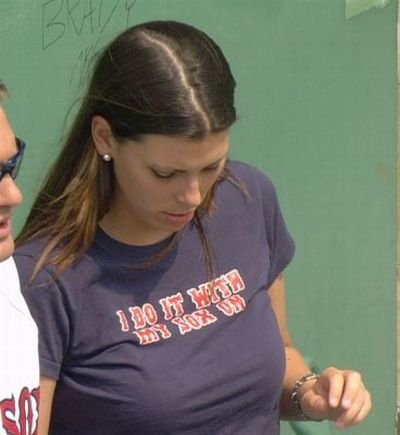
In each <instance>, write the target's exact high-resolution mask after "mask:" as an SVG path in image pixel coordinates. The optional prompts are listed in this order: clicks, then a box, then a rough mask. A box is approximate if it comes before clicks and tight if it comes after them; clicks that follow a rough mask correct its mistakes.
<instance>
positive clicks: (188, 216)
mask: <svg viewBox="0 0 400 435" xmlns="http://www.w3.org/2000/svg"><path fill="white" fill-rule="evenodd" d="M165 216H166V217H167V219H168V220H169V222H171V223H172V224H174V225H184V224H186V223H188V222H190V221H191V220H192V219H193V216H194V211H188V212H184V213H169V212H165Z"/></svg>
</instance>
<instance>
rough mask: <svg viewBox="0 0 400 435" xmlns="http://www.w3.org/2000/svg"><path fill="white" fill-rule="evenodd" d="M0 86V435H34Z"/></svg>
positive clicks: (13, 164) (26, 316)
mask: <svg viewBox="0 0 400 435" xmlns="http://www.w3.org/2000/svg"><path fill="white" fill-rule="evenodd" d="M6 94H7V90H6V87H5V85H4V84H3V83H2V82H0V434H3V433H6V434H9V433H13V434H17V433H18V434H19V433H20V434H34V433H35V431H36V430H37V422H38V403H39V357H38V333H37V327H36V324H35V322H34V321H33V318H32V317H31V314H30V311H29V309H28V307H27V305H26V302H25V300H24V298H23V296H22V294H21V291H20V283H19V278H18V274H17V270H16V267H15V263H14V260H13V258H12V254H13V252H14V240H13V235H12V226H11V218H12V214H13V211H14V208H15V207H16V206H17V205H18V204H20V202H21V201H22V194H21V192H20V190H19V189H18V186H17V185H16V184H15V178H16V177H17V175H18V171H19V168H20V166H21V162H22V158H23V155H24V149H25V143H24V141H22V140H21V139H19V138H16V137H15V135H14V133H13V130H12V128H11V125H10V123H9V121H8V118H7V115H6V113H5V110H4V108H3V107H2V106H1V100H2V97H4V96H5V95H6Z"/></svg>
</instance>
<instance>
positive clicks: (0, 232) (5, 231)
mask: <svg viewBox="0 0 400 435" xmlns="http://www.w3.org/2000/svg"><path fill="white" fill-rule="evenodd" d="M10 234H11V219H10V218H0V239H4V238H6V237H8V236H9V235H10Z"/></svg>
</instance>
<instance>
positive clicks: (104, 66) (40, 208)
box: [17, 21, 236, 272]
mask: <svg viewBox="0 0 400 435" xmlns="http://www.w3.org/2000/svg"><path fill="white" fill-rule="evenodd" d="M234 89H235V80H234V78H233V76H232V73H231V70H230V67H229V64H228V62H227V60H226V59H225V57H224V55H223V53H222V51H221V49H220V48H219V46H218V45H217V44H216V43H215V42H214V41H213V40H212V39H211V38H210V37H209V36H208V35H206V34H205V33H204V32H202V31H200V30H198V29H196V28H194V27H192V26H190V25H187V24H183V23H179V22H175V21H153V22H148V23H143V24H139V25H136V26H133V27H131V28H129V29H128V30H126V31H125V32H123V33H122V34H120V35H119V36H118V37H117V38H116V39H115V40H114V41H112V42H111V43H110V44H109V45H108V46H107V47H106V48H105V49H104V50H103V51H102V52H101V53H100V55H99V57H98V59H97V62H96V64H95V66H94V70H93V75H92V79H91V81H90V83H89V86H88V90H87V92H86V95H85V96H84V97H83V101H82V104H81V107H80V110H79V111H78V113H77V115H76V117H75V121H74V122H73V124H72V126H71V128H70V130H69V134H68V136H67V138H66V141H65V144H64V146H63V148H62V150H61V153H60V154H59V156H58V158H57V160H56V161H55V163H54V165H53V167H52V168H51V170H50V172H49V174H48V176H47V178H46V180H45V182H44V185H43V186H42V188H41V190H40V192H39V194H38V196H37V198H36V200H35V202H34V204H33V206H32V209H31V212H30V214H29V216H28V218H27V220H26V223H25V225H24V227H23V228H22V231H21V233H20V235H19V236H18V238H17V246H18V245H21V244H22V243H23V242H26V241H29V240H31V239H33V238H36V237H46V238H48V240H49V241H48V243H47V245H46V247H45V249H44V251H43V252H42V254H41V256H40V258H39V261H38V263H37V266H36V269H35V272H37V271H38V270H39V269H40V267H41V266H43V264H44V263H45V262H47V261H48V260H49V261H51V262H52V263H53V264H55V265H56V266H58V268H59V270H61V271H62V270H65V268H67V267H68V266H70V265H71V264H72V263H73V262H75V261H76V260H77V259H78V258H79V257H81V256H82V255H83V253H84V252H85V251H86V250H87V249H88V247H89V246H90V245H91V243H92V242H93V240H94V237H95V233H96V229H97V225H98V223H99V221H100V220H101V218H102V217H103V216H104V215H105V214H106V213H107V211H108V209H109V207H110V203H111V199H112V196H113V191H114V186H113V183H114V175H113V169H112V164H109V163H108V164H107V163H105V162H103V161H102V160H101V158H100V157H99V155H98V153H97V152H96V150H95V147H94V145H93V141H92V137H91V121H92V118H93V116H95V115H101V116H102V117H103V118H105V119H106V120H107V121H108V123H109V125H110V126H111V128H112V132H113V134H114V136H115V137H116V138H117V139H120V140H121V141H122V140H123V139H139V138H140V136H141V135H143V134H149V133H152V134H164V135H174V136H185V137H189V138H202V137H205V136H206V135H207V134H210V133H216V132H219V131H222V130H225V129H227V128H229V127H230V126H231V125H232V124H233V123H234V122H235V120H236V111H235V107H234ZM212 202H213V200H212V192H211V194H210V195H209V197H207V198H206V200H205V201H204V203H203V205H202V209H203V210H205V211H206V212H209V211H210V210H211V208H212ZM195 224H196V225H197V226H198V228H199V232H200V236H201V239H202V243H203V247H204V248H205V250H206V251H209V250H210V248H209V245H208V241H207V238H206V235H205V233H204V231H203V229H202V227H201V220H200V219H199V218H198V214H197V218H196V219H195ZM56 248H57V249H56ZM207 258H208V260H207V261H208V262H210V255H208V256H207ZM208 269H210V266H208Z"/></svg>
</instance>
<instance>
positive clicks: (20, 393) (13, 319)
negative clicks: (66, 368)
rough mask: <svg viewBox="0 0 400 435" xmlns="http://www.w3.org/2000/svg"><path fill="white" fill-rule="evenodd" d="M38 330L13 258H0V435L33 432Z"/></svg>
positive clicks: (36, 407)
mask: <svg viewBox="0 0 400 435" xmlns="http://www.w3.org/2000/svg"><path fill="white" fill-rule="evenodd" d="M38 404H39V358H38V331H37V327H36V324H35V322H34V321H33V319H32V317H31V314H30V312H29V309H28V307H27V305H26V303H25V300H24V298H23V296H22V294H21V290H20V283H19V278H18V273H17V269H16V267H15V263H14V260H13V259H12V258H8V259H7V260H5V261H2V262H0V435H5V434H10V433H12V434H19V435H33V434H35V433H36V432H37V421H38Z"/></svg>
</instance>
